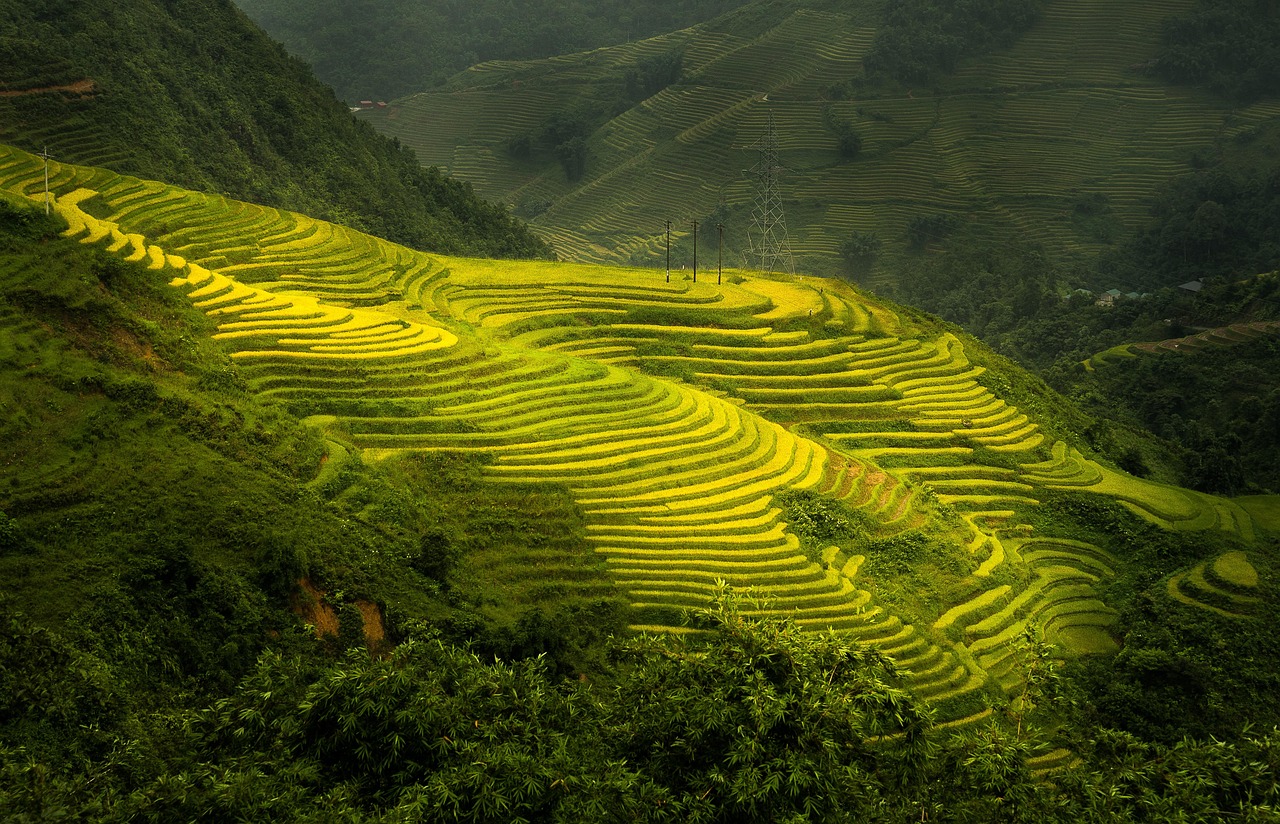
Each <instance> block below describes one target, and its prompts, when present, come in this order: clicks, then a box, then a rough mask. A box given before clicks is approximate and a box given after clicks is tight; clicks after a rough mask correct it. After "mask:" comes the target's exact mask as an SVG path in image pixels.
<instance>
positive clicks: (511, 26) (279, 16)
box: [236, 0, 744, 103]
mask: <svg viewBox="0 0 1280 824" xmlns="http://www.w3.org/2000/svg"><path fill="white" fill-rule="evenodd" d="M743 1H744V0H693V2H690V0H685V2H682V3H669V2H665V0H526V1H525V2H522V3H508V2H503V0H479V1H478V2H477V1H476V0H473V2H468V3H422V2H414V0H395V2H383V3H348V2H344V0H236V4H237V5H238V6H240V8H242V9H244V10H245V12H246V13H248V15H249V16H250V17H252V18H253V19H254V20H256V21H257V22H258V24H259V25H261V26H262V27H263V28H264V29H266V30H267V31H268V32H269V33H270V34H271V36H272V37H274V38H276V39H278V40H280V41H281V42H282V43H284V44H285V46H287V47H288V48H289V51H290V52H292V53H293V54H296V55H298V56H299V57H301V58H302V59H303V60H306V61H307V62H308V63H309V64H310V65H311V66H312V67H313V68H314V69H315V71H316V75H317V76H319V77H320V79H321V80H323V81H324V82H326V83H328V84H329V85H331V86H333V88H334V89H335V90H337V92H338V95H339V97H342V98H343V99H345V100H348V101H350V102H352V103H355V102H357V101H359V100H361V99H364V98H373V99H375V100H376V99H390V98H392V97H399V96H401V95H404V94H410V93H412V92H416V91H421V90H422V89H426V88H430V87H432V86H435V85H438V84H440V83H443V82H444V81H445V80H447V79H448V78H449V77H450V76H452V75H453V74H456V73H457V72H460V71H462V70H463V69H465V68H467V66H470V65H472V64H473V63H476V62H479V61H481V60H495V59H505V60H509V59H528V58H538V57H551V56H553V55H557V54H567V53H570V52H576V51H582V50H584V49H592V48H598V47H600V46H607V45H612V44H614V43H624V42H626V41H628V40H636V39H641V38H644V37H651V36H653V35H655V34H661V33H663V32H667V31H671V30H672V29H682V28H685V27H686V26H690V25H693V24H694V23H699V22H701V21H703V20H710V19H711V18H713V17H717V16H718V15H720V14H721V13H723V12H724V11H726V10H728V9H731V8H734V7H736V6H740V5H742V3H743Z"/></svg>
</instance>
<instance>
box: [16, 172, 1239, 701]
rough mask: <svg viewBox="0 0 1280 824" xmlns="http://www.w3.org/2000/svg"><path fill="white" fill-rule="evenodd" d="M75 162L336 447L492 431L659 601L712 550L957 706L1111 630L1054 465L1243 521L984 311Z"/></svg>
mask: <svg viewBox="0 0 1280 824" xmlns="http://www.w3.org/2000/svg"><path fill="white" fill-rule="evenodd" d="M41 169H42V167H41V165H40V163H39V162H38V160H37V159H35V158H33V157H31V156H30V155H25V154H23V153H21V152H18V151H16V150H8V149H5V150H2V151H0V187H2V188H4V189H5V190H7V191H9V192H12V193H16V194H20V195H25V196H27V197H38V192H40V191H41V188H42V177H41V175H40V174H37V173H38V172H41ZM53 171H54V174H53V180H54V186H55V193H56V195H57V200H56V208H57V211H58V213H59V214H60V215H62V216H63V217H64V218H65V219H66V221H67V224H68V229H67V234H68V235H70V236H74V237H79V238H80V239H81V240H82V241H83V242H85V243H92V244H96V245H98V246H99V247H101V248H103V249H105V250H107V251H109V252H111V253H114V254H117V255H120V256H121V257H123V258H125V259H128V260H135V261H139V262H144V263H145V265H147V266H148V267H150V268H152V269H155V270H156V271H157V273H158V276H160V277H163V278H165V279H166V280H167V281H168V282H169V283H171V284H172V286H173V287H174V288H175V289H179V290H181V291H182V292H183V293H184V294H185V295H186V296H187V297H188V298H189V299H190V300H191V301H192V303H193V304H194V305H195V306H197V307H199V308H201V309H202V310H204V311H205V312H206V313H207V314H208V315H209V316H210V317H212V318H214V319H215V320H216V321H217V324H218V325H217V331H216V334H215V337H216V338H217V339H218V340H220V341H222V342H223V343H224V345H225V346H226V347H227V350H228V351H229V352H230V356H231V358H232V359H233V361H234V363H235V364H236V367H237V369H238V370H239V372H240V374H241V375H242V376H243V378H244V379H245V381H246V382H247V384H248V385H249V387H250V388H251V389H252V390H253V391H256V392H258V393H259V394H261V395H262V396H264V397H266V398H271V399H275V400H276V401H278V402H279V403H281V404H284V405H285V406H287V407H288V408H289V409H290V410H292V411H293V412H294V413H295V414H297V415H299V416H300V417H303V418H305V420H306V421H307V422H308V423H309V424H311V425H314V426H316V427H318V428H320V429H322V430H324V431H325V432H326V435H327V437H328V439H329V442H330V446H331V452H330V461H329V464H328V468H327V470H326V471H330V472H332V471H335V470H334V469H333V467H334V466H335V465H336V464H338V463H340V462H341V460H342V459H343V457H344V456H346V455H348V454H351V453H356V452H358V453H359V454H360V455H361V457H362V458H363V459H364V460H365V461H378V460H390V459H394V458H395V457H396V456H399V455H404V454H409V453H421V452H464V453H467V452H469V453H479V454H483V455H486V456H488V458H489V462H488V463H487V468H486V472H487V475H488V477H489V479H491V480H492V481H493V482H494V483H496V484H520V485H528V484H535V485H537V484H554V485H557V486H559V487H561V488H564V489H567V490H568V491H569V493H570V495H571V496H572V498H573V500H574V501H575V502H576V505H577V507H578V508H579V509H580V511H581V512H582V514H583V516H584V518H585V521H586V529H587V534H588V538H589V541H590V543H591V544H592V545H593V546H594V547H595V549H596V551H597V552H598V553H599V554H600V555H601V556H602V557H603V558H604V559H605V561H606V563H607V566H608V569H609V570H610V573H611V576H612V579H613V580H614V581H615V582H616V584H617V585H618V586H619V587H620V588H621V589H622V590H623V591H624V592H626V593H627V595H628V597H629V598H630V600H631V603H632V605H633V609H634V624H635V625H636V626H637V627H642V628H652V629H666V630H679V629H680V628H681V610H682V609H684V608H687V607H697V606H701V605H703V604H705V603H706V600H707V597H708V594H709V593H710V591H711V589H712V588H713V587H714V586H715V584H716V582H717V581H718V580H724V581H728V582H730V583H731V584H733V585H735V586H739V587H753V588H754V589H755V590H756V591H757V592H758V593H759V594H761V595H764V596H766V598H767V603H766V605H765V606H763V607H762V608H761V611H762V612H764V613H768V614H787V615H792V616H794V617H795V618H796V620H797V621H799V622H800V623H801V624H803V625H805V626H807V627H811V628H813V629H828V628H831V629H835V630H837V631H840V632H844V633H848V634H850V635H852V636H854V637H857V638H859V639H861V640H863V641H865V642H866V643H869V644H873V645H875V646H876V647H878V648H879V649H881V650H883V651H884V652H886V653H887V654H889V655H890V656H892V657H893V658H894V659H895V660H896V661H897V662H898V663H899V664H900V665H902V666H903V667H904V668H905V669H906V670H907V671H908V672H909V676H908V683H909V684H910V686H911V688H912V689H913V690H915V691H916V692H917V693H918V694H919V695H921V696H924V697H926V698H928V699H929V700H931V701H933V702H934V703H935V704H936V705H937V706H938V707H939V708H940V712H941V714H942V717H943V718H944V719H945V718H951V719H953V720H954V719H957V718H958V717H960V716H963V715H965V714H966V713H969V712H972V711H973V710H972V707H973V706H974V704H973V702H972V701H970V700H969V699H968V698H967V696H971V695H972V694H973V693H975V692H977V691H979V690H983V689H991V690H997V689H1000V688H1004V687H1008V686H1009V685H1012V684H1013V683H1014V682H1015V681H1016V680H1017V678H1018V668H1017V666H1016V662H1013V661H1011V660H1010V656H1009V646H1008V643H1007V642H1008V641H1009V640H1010V639H1012V638H1014V637H1016V636H1018V635H1019V634H1020V633H1021V632H1022V630H1023V628H1024V627H1026V626H1029V625H1030V626H1034V627H1038V628H1041V629H1043V631H1044V632H1045V633H1046V635H1047V637H1048V638H1050V639H1051V640H1052V641H1053V642H1054V643H1056V644H1058V645H1059V646H1060V647H1061V648H1062V649H1063V651H1064V654H1086V653H1097V652H1107V651H1109V650H1111V649H1112V648H1113V644H1114V642H1113V641H1111V637H1110V635H1109V634H1108V632H1107V628H1108V627H1109V626H1110V624H1111V623H1112V622H1113V621H1114V613H1113V612H1112V611H1111V610H1110V608H1109V607H1107V606H1106V604H1105V603H1103V602H1102V601H1101V599H1100V595H1099V593H1100V588H1099V586H1098V584H1099V583H1100V582H1102V581H1103V580H1105V579H1106V578H1107V577H1109V576H1110V575H1111V574H1113V569H1114V560H1113V559H1111V558H1109V557H1108V556H1107V555H1106V554H1105V553H1104V552H1102V551H1101V550H1099V549H1097V548H1096V547H1092V546H1090V545H1088V544H1082V543H1075V542H1070V541H1063V540H1053V539H1048V538H1039V537H1037V536H1035V535H1034V534H1032V532H1031V530H1030V527H1029V526H1028V525H1027V524H1026V523H1024V522H1022V521H1021V520H1020V519H1019V515H1018V513H1019V512H1020V511H1021V512H1025V511H1026V509H1027V508H1028V507H1034V506H1036V504H1037V500H1038V498H1037V496H1038V495H1039V494H1041V492H1042V491H1043V490H1045V489H1068V490H1070V489H1083V490H1090V491H1094V492H1103V493H1105V494H1111V495H1114V496H1116V497H1117V498H1119V499H1120V500H1122V501H1123V502H1124V503H1125V504H1126V505H1127V506H1129V507H1131V508H1132V509H1133V510H1134V511H1136V512H1138V513H1139V514H1142V515H1143V516H1144V517H1148V518H1150V519H1152V520H1153V521H1156V522H1158V523H1162V524H1164V525H1167V526H1170V527H1176V528H1188V529H1211V528H1217V529H1228V530H1235V531H1238V532H1241V533H1243V534H1246V536H1247V534H1248V531H1249V530H1250V529H1251V520H1250V518H1249V516H1248V515H1247V514H1246V513H1245V512H1244V510H1242V509H1240V508H1239V507H1238V506H1234V505H1232V504H1230V503H1229V502H1226V501H1221V500H1219V499H1215V498H1211V497H1209V496H1204V495H1198V494H1196V493H1189V492H1186V491H1185V490H1177V489H1173V488H1170V487H1161V486H1158V485H1155V484H1150V483H1146V482H1144V481H1140V480H1137V479H1134V478H1130V477H1129V476H1127V475H1123V474H1121V473H1118V472H1115V471H1114V470H1110V469H1107V468H1106V467H1103V466H1101V465H1099V464H1098V463H1096V462H1094V461H1092V460H1091V459H1089V458H1088V457H1086V456H1085V455H1083V454H1082V453H1080V452H1079V451H1078V450H1077V449H1076V448H1074V447H1071V446H1069V445H1067V444H1066V443H1063V442H1061V441H1055V440H1051V439H1049V438H1046V436H1045V434H1044V432H1043V431H1042V430H1041V428H1040V425H1039V423H1038V422H1037V421H1035V420H1033V419H1032V417H1031V416H1029V415H1028V414H1027V413H1026V412H1025V411H1023V410H1020V409H1018V408H1017V406H1016V405H1014V404H1012V403H1010V402H1009V401H1008V400H1007V399H1005V398H1002V397H1000V396H999V394H998V393H997V392H995V391H993V390H992V389H991V388H990V386H989V385H988V383H984V380H986V379H985V377H984V375H985V369H984V368H983V367H982V366H981V365H978V364H975V363H974V362H973V361H972V360H971V359H970V355H971V353H970V352H968V351H967V346H968V344H966V342H965V341H962V340H961V339H960V338H958V337H956V336H955V335H953V334H951V333H948V332H944V331H940V330H939V329H937V328H934V327H932V326H922V325H918V324H915V323H912V322H909V321H907V320H904V319H903V318H901V317H900V316H899V315H898V314H897V313H896V312H895V311H894V310H893V309H892V308H891V307H889V306H887V305H885V304H883V303H880V302H878V301H875V300H872V299H870V298H868V297H866V296H865V295H863V294H861V293H859V292H857V291H856V290H854V289H852V288H851V287H849V286H847V285H845V284H842V283H838V282H828V281H825V280H821V279H815V278H806V277H796V276H792V277H763V276H760V275H758V274H753V273H751V272H746V271H737V270H734V271H731V272H728V273H726V275H727V276H726V277H725V278H724V279H723V282H722V283H720V284H717V283H715V282H714V281H713V280H709V279H700V280H699V281H698V282H696V283H695V282H693V280H692V279H691V278H686V277H685V276H682V275H677V276H673V278H672V281H671V282H667V281H666V279H665V277H663V276H662V275H661V274H659V273H655V272H654V271H653V270H644V269H624V268H618V267H601V266H589V265H581V264H554V263H533V262H502V261H482V260H468V259H462V258H445V257H440V256H436V255H430V254H426V253H422V252H415V251H412V250H408V249H405V248H402V247H398V246H395V245H393V244H390V243H386V242H383V241H381V240H378V239H375V238H371V237H368V236H365V235H361V234H359V233H357V232H353V231H350V230H347V229H343V228H341V227H337V226H332V225H330V224H326V223H323V222H320V221H315V220H312V219H309V218H306V217H303V216H300V215H295V214H291V213H287V212H281V211H279V210H276V209H269V208H263V207H258V206H253V205H250V204H244V203H236V202H232V201H227V200H225V199H222V198H218V197H214V196H209V195H202V194H197V193H193V192H185V191H181V190H177V189H172V188H168V187H165V186H161V185H159V184H153V183H147V182H143V181H137V180H132V179H128V178H124V177H119V176H116V175H114V174H111V173H106V172H101V171H99V170H93V169H83V168H75V167H67V166H57V165H56V164H55V168H54V170H53ZM991 456H996V457H995V458H992V457H991ZM321 481H322V479H317V482H321ZM788 490H801V491H808V492H810V493H813V494H815V495H818V496H822V497H824V498H826V499H828V500H834V501H838V502H841V503H842V504H843V505H844V506H845V507H847V508H848V510H849V511H851V512H855V513H861V516H862V518H863V521H862V522H863V523H865V524H866V525H867V526H866V531H867V536H866V537H868V538H869V539H877V540H879V539H888V538H890V537H892V536H895V535H900V534H908V535H927V536H929V540H933V541H941V542H943V543H944V544H946V545H948V546H949V547H950V549H949V551H953V552H954V553H955V554H956V556H957V557H958V558H959V559H960V562H961V564H962V565H964V566H965V568H966V569H967V570H968V572H966V573H964V574H962V575H960V576H959V577H958V578H957V579H956V580H954V581H952V582H951V585H950V587H949V588H948V589H947V590H946V591H947V592H949V593H951V594H950V595H949V596H948V600H946V601H945V602H943V603H937V604H933V605H931V606H929V607H927V608H925V607H921V608H918V609H917V608H912V609H909V610H904V609H895V608H890V607H889V606H888V605H887V602H886V600H885V599H884V598H882V597H881V596H880V595H878V594H877V587H876V585H875V584H874V583H873V579H872V578H870V577H868V575H867V574H866V573H865V572H864V571H863V570H864V569H865V568H866V567H867V566H868V559H867V557H866V555H865V554H863V553H862V552H860V551H859V549H860V546H861V545H860V544H859V545H853V544H851V545H848V546H839V545H825V546H810V545H807V544H805V543H804V542H803V541H802V540H801V539H800V538H799V537H798V536H797V534H796V533H795V532H793V531H792V530H791V529H790V526H789V524H788V523H787V521H786V518H785V517H784V514H783V508H782V506H780V505H779V504H778V502H777V499H776V496H777V495H778V494H779V493H780V492H783V491H788ZM949 523H959V524H960V525H961V526H960V528H959V530H955V529H953V528H952V527H950V526H947V525H946V524H949ZM545 560H546V559H541V560H539V564H542V563H543V562H544V561H545ZM873 560H874V559H873ZM871 565H872V566H874V564H871ZM552 566H554V564H552ZM1245 566H1247V563H1245V562H1242V561H1241V559H1224V560H1222V561H1221V563H1218V562H1215V564H1214V565H1213V566H1212V567H1211V568H1207V569H1206V570H1203V571H1202V573H1195V572H1194V571H1192V573H1189V574H1188V576H1187V577H1186V582H1185V584H1184V582H1182V581H1180V582H1179V583H1177V584H1176V585H1171V586H1173V587H1174V588H1175V589H1176V591H1177V593H1178V594H1179V595H1185V596H1186V597H1187V598H1194V597H1195V593H1197V592H1199V590H1194V591H1193V590H1192V589H1189V588H1190V587H1195V586H1199V581H1200V578H1197V577H1195V575H1196V574H1200V575H1201V577H1203V578H1204V580H1205V581H1206V582H1207V584H1211V585H1213V586H1218V587H1219V589H1222V590H1223V591H1224V592H1226V593H1228V596H1234V597H1236V598H1247V597H1248V595H1247V586H1248V584H1247V581H1248V578H1247V573H1246V571H1245ZM568 574H569V573H568V572H565V575H566V576H567V575H568ZM1215 576H1216V577H1215ZM567 581H568V578H566V582H567ZM564 586H566V587H570V586H571V582H567V583H564ZM1224 597H1227V596H1224ZM1240 603H1245V602H1244V601H1241V602H1240ZM1232 604H1233V605H1235V604H1236V601H1232ZM1214 606H1216V605H1214ZM1221 608H1223V609H1226V608H1225V607H1221Z"/></svg>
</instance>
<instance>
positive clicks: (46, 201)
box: [36, 146, 53, 215]
mask: <svg viewBox="0 0 1280 824" xmlns="http://www.w3.org/2000/svg"><path fill="white" fill-rule="evenodd" d="M36 157H43V158H44V213H45V214H46V215H47V214H49V161H50V160H52V159H53V155H51V154H49V147H48V146H45V147H44V151H43V152H41V153H40V154H38V155H36Z"/></svg>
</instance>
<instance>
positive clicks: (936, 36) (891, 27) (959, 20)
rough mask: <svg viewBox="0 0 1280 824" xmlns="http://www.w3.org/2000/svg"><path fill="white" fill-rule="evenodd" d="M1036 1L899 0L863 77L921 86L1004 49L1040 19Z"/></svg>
mask: <svg viewBox="0 0 1280 824" xmlns="http://www.w3.org/2000/svg"><path fill="white" fill-rule="evenodd" d="M1044 5H1045V4H1044V2H1043V1H1042V0H1034V1H1033V2H1028V1H1027V0H980V2H959V0H905V2H898V3H893V4H891V5H889V6H887V7H886V10H885V17H884V22H883V23H882V24H881V26H880V28H878V29H877V30H876V36H875V39H874V40H873V41H872V42H871V50H870V51H869V52H868V53H867V56H866V57H865V58H863V63H864V64H865V65H866V68H867V73H868V74H869V75H870V76H871V77H872V78H875V77H877V76H883V77H886V78H889V79H892V80H896V81H898V82H899V83H906V84H913V83H918V84H926V83H929V82H931V81H935V80H937V79H938V77H939V76H941V75H947V74H951V73H952V72H954V71H955V70H956V67H957V66H958V65H959V63H960V61H961V60H962V59H964V58H966V57H972V56H974V55H981V54H984V53H986V52H988V51H990V50H992V49H994V48H997V47H1004V46H1008V45H1010V44H1011V43H1012V42H1013V41H1014V40H1015V39H1016V38H1017V37H1018V35H1020V34H1022V33H1023V32H1024V31H1026V30H1027V29H1028V28H1030V27H1031V25H1032V24H1033V23H1035V22H1036V20H1037V19H1038V18H1039V16H1040V12H1041V10H1042V8H1043V7H1044Z"/></svg>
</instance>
